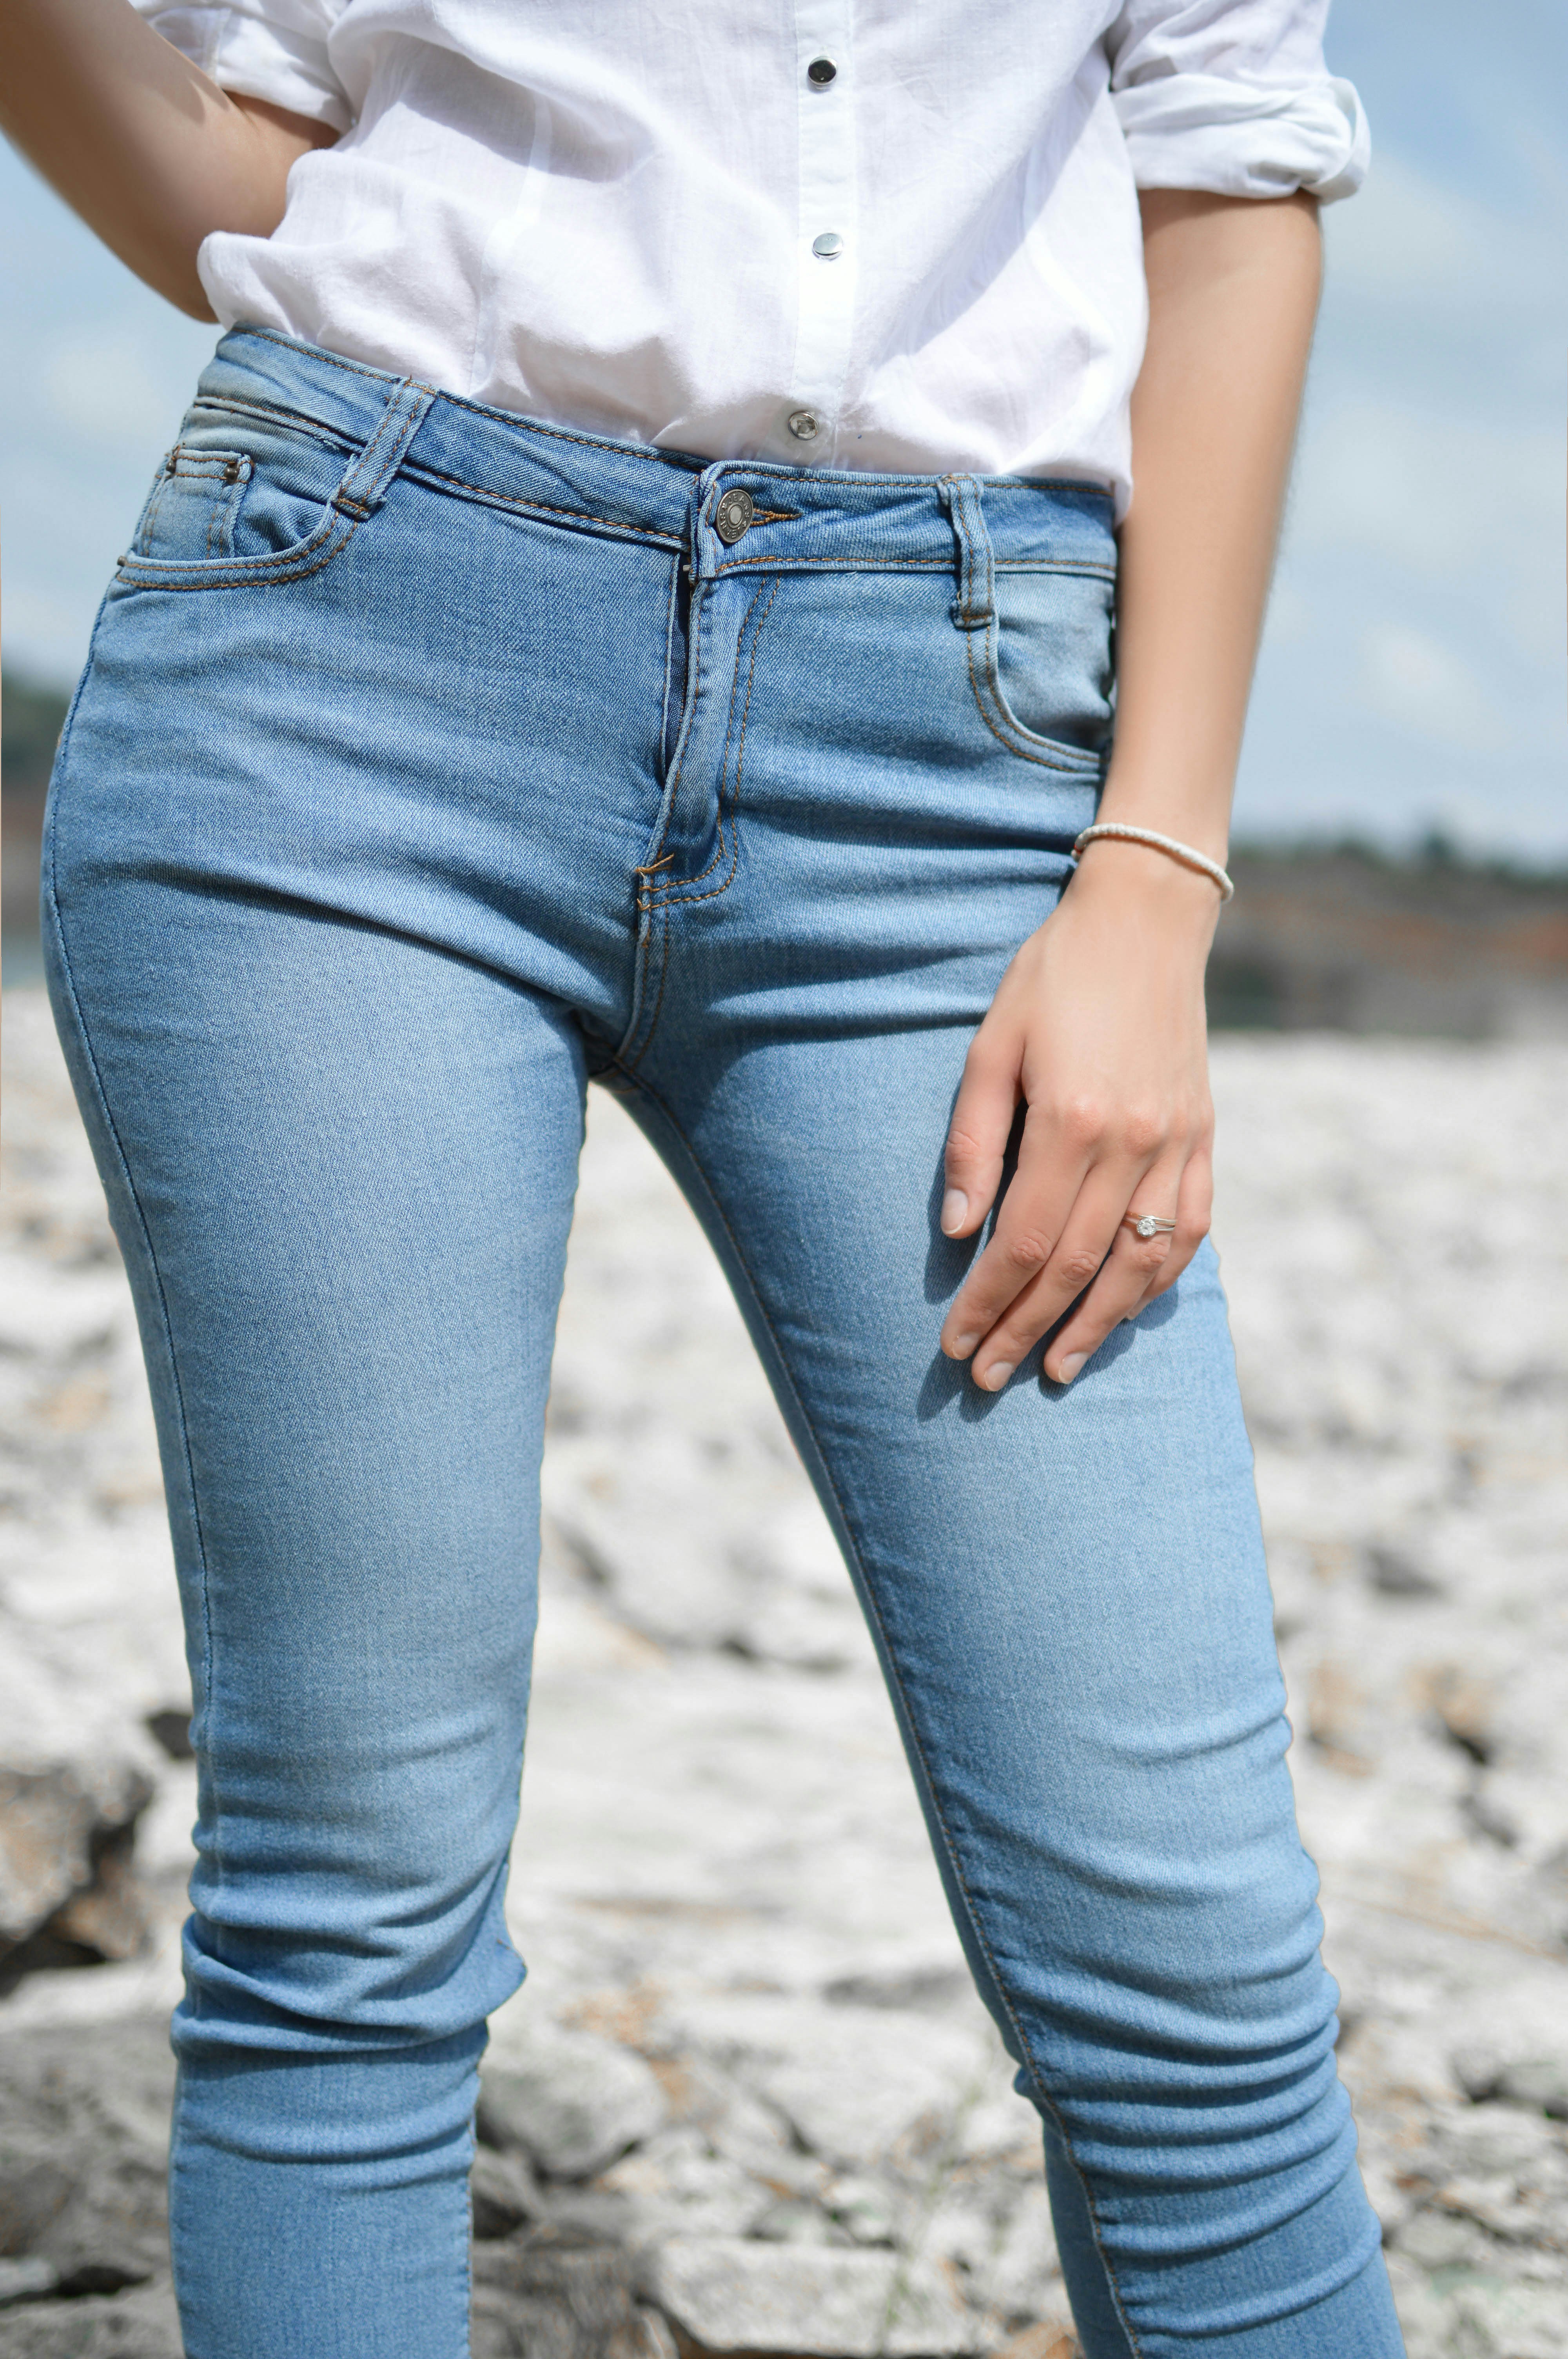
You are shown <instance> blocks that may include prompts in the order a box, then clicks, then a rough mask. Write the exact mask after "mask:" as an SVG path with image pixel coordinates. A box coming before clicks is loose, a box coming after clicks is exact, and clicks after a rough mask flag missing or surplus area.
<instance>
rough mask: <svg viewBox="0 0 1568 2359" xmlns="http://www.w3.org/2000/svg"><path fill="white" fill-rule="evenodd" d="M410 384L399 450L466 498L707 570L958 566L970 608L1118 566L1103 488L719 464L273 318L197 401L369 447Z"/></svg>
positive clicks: (210, 373)
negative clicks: (1013, 586) (1025, 581)
mask: <svg viewBox="0 0 1568 2359" xmlns="http://www.w3.org/2000/svg"><path fill="white" fill-rule="evenodd" d="M411 393H413V394H416V395H417V396H419V397H420V399H419V402H418V403H417V404H416V405H415V407H416V408H422V411H423V414H422V415H421V416H419V417H418V421H417V424H416V427H415V430H414V432H413V433H412V434H411V435H410V436H408V437H407V439H406V443H405V446H404V448H403V450H402V453H401V457H400V459H399V461H398V466H399V468H400V469H401V471H402V472H403V473H406V474H408V475H410V476H412V477H414V478H416V479H417V480H419V481H421V482H423V483H426V484H429V485H432V486H434V487H436V488H438V489H440V490H442V491H445V492H448V493H449V494H451V495H453V496H454V497H457V498H460V499H468V500H475V501H478V502H480V503H481V504H483V505H487V506H495V507H501V508H506V509H514V510H517V511H520V512H523V513H527V514H535V515H538V516H541V517H542V518H548V519H552V520H554V521H556V522H557V523H560V524H564V525H567V526H568V527H575V528H577V529H579V530H587V531H592V532H599V533H608V534H611V535H624V536H626V537H627V538H633V539H636V540H643V541H654V542H660V543H665V544H668V545H669V546H670V547H672V548H674V549H680V550H683V551H685V552H686V553H687V560H688V563H689V564H690V567H691V570H692V572H693V574H694V576H695V577H696V578H697V579H699V580H702V579H711V578H714V577H716V576H718V575H719V574H724V573H736V572H794V571H806V570H808V569H811V568H814V567H819V566H820V567H825V568H828V569H832V570H835V571H871V572H881V571H890V570H895V569H898V570H902V569H903V568H906V567H907V568H914V569H916V570H925V571H942V572H952V571H954V570H955V567H956V566H957V571H958V573H959V576H960V578H961V579H962V580H963V581H964V582H965V584H966V588H965V591H964V597H965V601H966V603H967V604H968V603H970V601H971V596H972V592H971V589H970V587H969V585H971V584H972V583H973V582H976V581H982V582H983V581H984V580H985V578H986V577H987V575H988V574H989V570H990V569H992V568H1000V569H1003V570H1007V569H1010V568H1025V567H1026V568H1030V569H1033V568H1037V567H1038V568H1044V569H1048V570H1052V571H1057V570H1059V571H1067V572H1075V573H1076V572H1100V573H1114V571H1115V568H1116V541H1115V537H1114V533H1113V529H1112V522H1113V516H1114V507H1113V502H1112V495H1111V494H1110V492H1109V491H1108V490H1107V489H1105V488H1103V487H1101V486H1100V485H1099V484H1087V483H1076V482H1071V481H1055V480H1053V481H1045V480H1036V479H1034V478H1031V477H1023V476H1010V475H987V476H972V475H894V474H870V473H868V474H860V473H856V472H855V471H853V470H846V469H842V468H827V467H816V468H814V467H792V466H788V465H784V464H783V463H781V462H777V461H774V460H763V459H719V460H712V461H709V460H706V459H702V458H697V457H694V456H692V455H691V454H689V453H687V452H684V451H664V450H654V449H652V448H650V447H649V446H648V445H647V444H644V443H635V442H622V441H618V440H615V439H614V438H613V437H611V436H608V435H595V434H587V433H579V432H576V431H574V430H572V429H569V428H565V427H558V426H548V425H545V424H542V423H540V422H539V421H538V420H536V419H528V418H523V417H519V416H514V415H513V414H511V413H510V412H507V411H504V410H497V409H487V408H481V407H480V406H479V405H478V404H477V403H474V402H470V401H464V400H462V399H461V398H460V397H459V396H457V395H455V394H449V393H443V392H441V391H439V390H437V389H433V388H430V387H428V386H420V385H418V383H417V381H416V380H410V379H408V378H404V377H398V376H396V375H394V374H393V373H392V372H391V371H390V370H383V369H377V368H373V367H370V366H368V365H367V364H365V363H363V362H361V361H349V360H344V359H341V358H340V357H339V355H338V354H336V353H328V352H323V351H321V350H319V348H318V347H317V346H315V345H312V344H304V343H299V342H295V341H294V340H293V339H292V338H290V337H287V336H282V335H279V334H277V333H276V332H275V331H273V330H271V329H265V328H238V329H234V330H232V331H231V332H230V333H228V334H227V335H225V336H224V337H223V338H222V342H220V344H219V346H218V349H217V352H216V353H214V355H213V357H212V359H211V362H210V363H209V364H208V365H207V367H206V368H205V369H204V370H203V372H202V375H201V380H200V387H199V390H198V395H197V399H198V401H199V403H200V405H201V406H202V407H203V408H208V409H211V408H218V409H222V408H233V409H235V410H238V411H246V412H255V411H260V412H261V413H263V414H264V415H265V414H271V413H278V412H281V413H285V414H287V415H289V416H292V417H295V418H297V419H305V420H308V422H309V423H310V424H311V425H312V426H314V427H315V428H316V429H318V430H320V431H324V432H326V433H327V434H329V435H330V436H331V437H332V438H334V439H335V440H339V441H341V443H342V444H343V445H344V446H345V447H346V448H349V449H355V450H362V449H364V448H365V447H366V446H367V445H369V444H370V443H371V442H372V441H373V440H374V438H375V437H376V435H377V433H378V431H380V430H382V429H384V425H385V422H386V419H387V414H388V410H389V407H391V406H395V407H396V408H397V409H398V411H399V412H401V413H403V414H408V413H409V411H410V401H409V396H410V394H411ZM426 397H428V398H426ZM737 495H739V496H737ZM979 611H980V610H979V607H978V606H977V607H976V608H975V612H976V614H977V615H978V614H979Z"/></svg>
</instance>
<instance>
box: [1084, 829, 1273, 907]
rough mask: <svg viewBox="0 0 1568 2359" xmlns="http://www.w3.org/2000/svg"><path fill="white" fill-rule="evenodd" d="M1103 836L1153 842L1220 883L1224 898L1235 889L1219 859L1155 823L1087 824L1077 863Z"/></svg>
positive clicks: (1221, 893)
mask: <svg viewBox="0 0 1568 2359" xmlns="http://www.w3.org/2000/svg"><path fill="white" fill-rule="evenodd" d="M1100 836H1111V837H1116V838H1119V840H1120V841H1121V842H1122V843H1152V845H1153V847H1154V849H1155V851H1156V852H1168V853H1170V855H1171V857H1172V859H1173V860H1180V861H1182V862H1183V863H1184V864H1185V865H1186V866H1187V867H1188V868H1195V869H1197V870H1198V871H1199V872H1200V874H1201V875H1205V876H1206V877H1207V878H1208V879H1209V882H1210V883H1211V884H1213V885H1217V886H1218V887H1219V897H1220V899H1221V900H1222V901H1228V900H1229V899H1230V897H1231V895H1232V894H1233V893H1234V892H1235V890H1236V887H1235V886H1234V885H1233V884H1232V882H1231V880H1230V878H1229V877H1228V876H1227V875H1226V872H1225V870H1224V869H1223V868H1222V867H1221V866H1220V864H1219V863H1218V861H1217V860H1211V859H1210V858H1209V857H1208V854H1207V853H1204V852H1195V851H1194V850H1193V847H1192V845H1191V844H1190V843H1177V842H1176V839H1175V837H1174V836H1173V835H1156V834H1155V832H1154V830H1153V829H1152V827H1122V826H1121V825H1119V822H1118V821H1115V820H1104V821H1100V822H1099V823H1098V825H1096V826H1094V827H1086V828H1085V830H1084V832H1083V833H1082V834H1081V835H1080V836H1077V837H1076V838H1075V840H1074V843H1073V859H1074V861H1075V863H1076V860H1077V857H1078V854H1079V853H1081V852H1082V850H1083V848H1084V846H1085V844H1086V843H1094V842H1095V840H1096V839H1097V837H1100Z"/></svg>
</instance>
